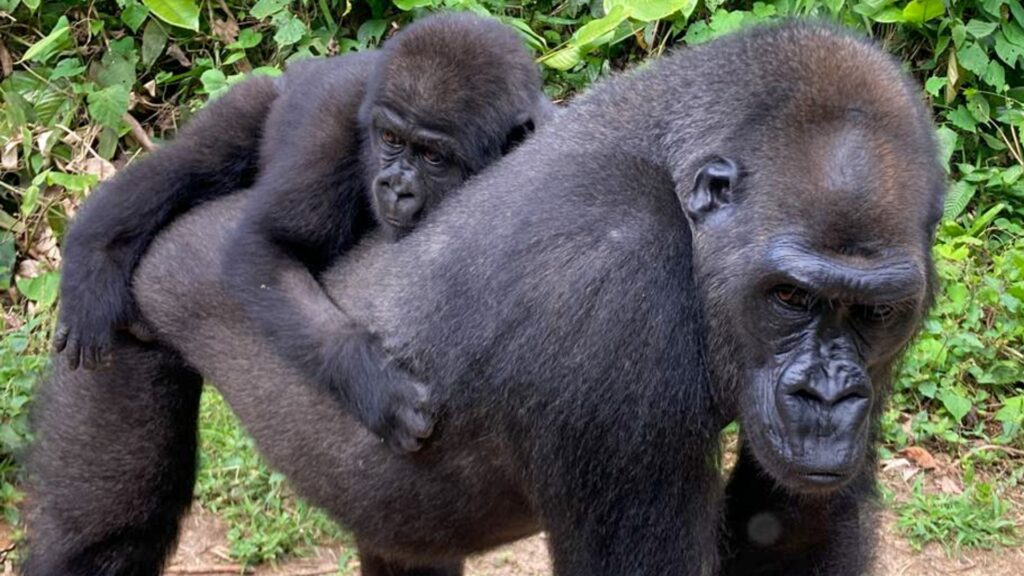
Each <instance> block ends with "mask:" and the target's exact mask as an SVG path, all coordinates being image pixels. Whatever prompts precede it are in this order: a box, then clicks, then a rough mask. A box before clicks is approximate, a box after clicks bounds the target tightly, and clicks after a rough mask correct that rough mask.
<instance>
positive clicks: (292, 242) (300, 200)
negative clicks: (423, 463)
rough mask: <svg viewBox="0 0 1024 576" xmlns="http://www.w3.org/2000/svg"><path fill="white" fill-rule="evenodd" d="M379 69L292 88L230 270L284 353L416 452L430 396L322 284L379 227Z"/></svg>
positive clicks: (295, 80)
mask: <svg viewBox="0 0 1024 576" xmlns="http://www.w3.org/2000/svg"><path fill="white" fill-rule="evenodd" d="M379 62H380V57H379V54H378V53H376V52H372V53H365V54H358V55H346V56H344V57H342V58H336V59H330V60H326V61H321V62H315V63H311V64H308V65H307V66H306V68H304V69H303V70H302V71H301V75H298V76H295V77H292V78H290V82H289V86H290V89H289V91H288V93H287V94H285V95H284V96H282V97H281V98H280V100H279V102H278V104H277V105H275V106H274V109H273V111H272V113H271V116H270V118H269V120H268V122H267V137H266V139H265V148H264V156H265V157H266V158H267V159H268V161H267V165H266V166H265V167H264V168H263V170H261V173H260V177H259V178H258V179H257V181H256V183H255V185H254V186H253V188H252V189H251V190H250V191H249V192H248V193H247V195H248V197H249V201H248V202H247V203H246V204H245V208H244V209H243V212H242V216H241V218H240V221H239V224H238V226H237V230H236V231H235V234H234V236H233V238H232V240H231V241H229V242H228V245H227V248H226V250H227V254H226V258H225V259H224V262H223V265H222V268H223V271H224V275H225V276H224V278H225V281H226V283H227V285H228V286H230V287H231V288H232V290H233V295H234V298H235V299H236V300H237V301H238V302H239V304H240V305H241V308H242V310H244V311H245V314H246V317H247V318H249V319H252V320H253V321H254V324H255V326H256V327H257V328H259V330H260V333H261V334H263V335H264V337H265V338H267V340H268V341H269V342H270V344H271V346H272V349H273V351H274V352H275V353H277V354H279V355H280V356H281V357H283V358H284V359H285V360H286V361H287V362H289V363H290V364H291V365H292V366H294V367H296V368H298V369H300V370H302V371H303V372H304V373H306V374H307V376H309V377H310V384H311V385H314V386H318V387H322V388H324V389H326V390H328V391H330V392H332V393H334V394H335V395H336V396H337V397H339V398H340V399H341V400H342V402H343V404H344V406H345V407H346V409H349V410H351V412H352V413H353V414H355V415H356V416H357V417H358V418H359V420H360V421H361V422H363V424H364V425H365V426H366V427H367V428H369V429H370V430H372V431H374V432H375V433H377V434H379V435H381V436H382V437H384V438H387V439H388V440H389V441H391V442H393V443H395V445H396V447H401V448H402V449H404V450H415V449H416V448H418V442H419V438H421V437H425V436H426V435H428V434H429V431H430V423H429V422H428V421H427V420H426V418H425V417H424V416H425V414H421V413H420V412H418V411H417V409H416V407H420V406H421V405H422V404H423V402H424V401H425V391H424V389H423V387H422V386H421V385H419V384H418V383H415V382H413V381H412V379H411V378H409V377H408V376H407V375H406V374H405V373H403V372H400V371H398V370H394V369H392V368H390V367H389V363H388V361H387V359H386V358H385V357H384V355H383V353H382V352H381V351H380V349H379V346H377V345H376V344H375V342H374V341H373V340H372V337H371V335H370V333H369V332H368V331H367V330H366V329H365V328H364V327H362V326H360V325H358V324H356V323H355V322H354V321H353V320H352V318H351V317H350V316H349V315H348V314H347V313H346V312H345V311H343V310H342V309H340V308H339V307H338V306H337V305H336V304H335V303H334V302H333V301H331V299H330V297H329V296H328V295H327V294H326V293H325V292H324V289H323V287H322V286H321V285H320V283H319V280H318V278H317V276H318V275H319V274H320V273H321V272H322V271H323V270H324V268H325V267H326V266H327V265H328V264H329V263H330V262H331V261H332V260H333V259H334V258H335V257H336V256H337V255H338V254H342V253H344V252H346V251H348V250H349V249H351V247H352V246H353V245H354V244H355V242H356V240H357V239H358V238H360V237H362V236H364V235H365V234H366V232H367V231H368V230H370V229H371V227H372V226H373V222H374V217H373V215H372V213H371V211H370V206H369V203H368V200H367V197H366V191H365V186H364V180H365V175H364V174H363V172H362V170H363V168H362V166H363V164H362V162H361V161H360V158H361V148H362V146H363V138H362V133H363V132H364V129H363V128H362V127H360V126H359V123H358V120H357V119H358V111H359V108H360V105H361V104H362V102H363V98H364V95H365V93H366V86H367V81H368V78H369V76H370V75H371V74H372V72H373V70H374V67H375V66H376V65H377V64H378V63H379ZM396 411H401V413H400V414H398V415H397V416H398V417H397V418H396V417H395V416H396V414H395V412H396ZM404 423H411V424H410V425H409V427H408V428H406V427H403V426H400V425H399V424H404Z"/></svg>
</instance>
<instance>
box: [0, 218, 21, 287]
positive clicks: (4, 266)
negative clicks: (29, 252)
mask: <svg viewBox="0 0 1024 576" xmlns="http://www.w3.org/2000/svg"><path fill="white" fill-rule="evenodd" d="M17 258H18V251H17V250H16V248H15V244H14V235H13V234H11V233H10V232H7V231H6V230H5V231H3V232H0V290H7V289H8V288H10V287H11V276H12V275H14V264H15V262H16V261H17Z"/></svg>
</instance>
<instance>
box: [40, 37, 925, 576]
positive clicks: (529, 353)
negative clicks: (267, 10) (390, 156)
mask: <svg viewBox="0 0 1024 576" xmlns="http://www.w3.org/2000/svg"><path fill="white" fill-rule="evenodd" d="M943 190H944V174H943V171H942V169H941V166H940V165H939V163H938V156H937V150H936V146H935V143H934V141H933V135H932V126H931V123H930V120H929V119H928V117H927V115H926V113H925V110H924V107H923V106H922V104H921V102H920V95H919V92H918V91H917V89H916V88H915V87H914V86H912V85H911V83H909V82H908V81H907V80H906V79H905V77H904V76H903V74H902V73H901V72H900V70H899V66H898V64H897V63H896V62H894V61H892V60H891V59H890V58H889V57H888V56H887V55H885V54H883V53H882V52H881V51H880V50H878V49H877V48H875V47H873V46H872V45H870V44H868V43H866V42H864V41H861V40H858V39H855V38H851V37H849V36H847V35H846V34H845V33H842V32H838V31H836V30H833V29H831V28H828V27H821V26H818V25H808V24H799V23H789V24H786V25H783V26H777V27H768V28H757V29H753V30H750V31H747V32H744V33H740V34H737V35H733V36H730V37H727V38H723V39H720V40H716V41H714V42H711V43H709V44H706V45H703V46H700V47H696V48H692V49H689V50H686V51H681V52H679V53H677V54H675V55H672V56H669V57H666V58H664V59H663V60H661V61H659V62H656V63H653V64H652V65H651V66H649V67H646V68H644V69H642V70H640V71H637V72H634V73H632V74H629V75H624V76H621V77H618V78H616V79H612V80H609V81H606V82H603V83H601V84H600V85H598V86H596V87H595V88H594V89H593V90H591V91H590V92H589V93H588V94H586V95H584V96H582V97H581V98H580V99H578V100H577V101H576V102H575V103H574V104H573V105H571V106H570V108H569V109H568V110H567V111H565V112H564V113H563V114H562V115H561V116H560V117H559V118H557V119H556V120H555V121H553V122H552V123H551V124H549V125H548V126H546V127H544V128H543V129H541V130H540V131H539V132H538V134H537V135H536V136H535V137H534V138H532V139H531V140H529V141H528V142H527V143H525V144H524V145H523V146H521V147H520V148H519V149H518V150H516V151H515V152H513V153H512V154H511V155H509V156H508V157H506V158H505V159H503V160H502V161H500V162H499V163H498V164H497V165H495V166H494V167H493V168H491V169H489V170H487V171H485V172H484V173H483V174H482V175H481V176H480V177H479V178H477V179H475V180H474V181H472V182H471V183H470V184H469V185H468V186H467V188H466V189H465V191H464V193H460V194H459V195H458V196H456V197H455V198H453V199H451V200H450V201H446V202H445V204H444V205H443V206H442V207H441V208H440V209H439V210H437V211H436V212H435V213H434V214H432V215H431V216H430V217H429V218H428V220H427V221H426V222H425V223H424V224H423V225H421V226H420V227H418V228H417V229H416V230H415V231H413V232H412V233H411V234H410V235H409V236H408V237H406V238H404V239H403V240H402V241H400V242H397V243H390V242H381V241H378V242H376V243H372V244H370V245H368V246H367V247H366V248H364V249H360V250H359V251H357V253H356V254H354V255H353V256H351V257H350V258H348V259H346V261H345V262H344V263H343V264H342V265H339V266H336V267H334V268H332V269H331V270H330V271H328V272H327V273H326V275H325V276H324V286H325V287H327V289H328V291H329V293H330V294H331V296H332V297H333V299H334V300H335V301H337V302H338V303H339V304H340V305H341V306H343V307H345V308H346V309H348V310H352V311H353V313H354V314H358V316H357V318H356V319H357V320H358V321H360V322H362V323H365V325H367V326H369V327H371V328H372V329H373V330H374V331H376V332H377V333H379V334H380V335H381V338H382V343H383V345H384V347H385V349H387V350H388V351H389V352H390V353H391V354H393V355H394V357H395V358H396V359H398V361H400V362H401V363H402V365H403V367H405V368H407V369H408V370H409V371H410V372H411V373H412V374H415V375H416V376H417V377H420V378H422V379H423V380H424V381H426V382H429V383H430V385H431V387H432V390H433V392H432V393H433V394H435V395H436V396H437V399H438V405H439V406H440V407H441V409H442V410H443V412H442V414H441V416H440V419H439V421H438V430H437V431H436V433H435V435H434V437H433V439H432V442H431V444H430V445H429V446H428V447H427V448H426V449H425V450H423V451H421V452H420V453H418V454H416V455H415V456H413V457H401V456H399V455H396V454H394V453H392V452H391V451H389V450H387V449H385V448H383V447H381V446H380V445H379V443H378V442H377V441H376V439H375V438H374V437H373V436H372V435H371V434H369V433H368V432H366V431H365V430H364V429H363V428H362V427H360V426H359V424H358V423H357V422H356V421H355V420H354V419H352V418H351V417H350V416H348V415H346V414H344V413H341V412H339V411H337V410H334V409H332V408H331V406H330V403H328V402H325V398H326V393H325V392H324V391H322V390H319V389H316V388H313V387H310V386H309V385H308V384H307V383H306V379H305V377H304V376H303V375H302V374H301V373H299V372H298V371H295V370H293V369H291V368H290V367H289V365H288V364H287V363H283V362H281V361H279V360H278V359H277V358H276V357H275V356H274V355H273V354H268V348H267V347H268V344H267V343H266V342H265V341H264V340H263V339H262V338H261V337H260V335H259V331H258V330H257V329H255V328H254V327H252V326H250V325H249V324H248V323H247V321H246V319H245V318H246V316H245V313H244V312H243V310H242V309H241V308H240V307H239V306H237V304H236V303H235V301H234V299H233V298H232V297H231V296H230V295H228V294H226V293H225V292H224V290H223V288H222V286H221V284H220V280H219V278H218V277H217V274H216V273H215V272H211V271H213V270H216V269H217V267H218V264H219V262H220V260H221V259H222V254H221V252H220V250H219V247H221V246H223V245H225V243H226V242H227V239H226V234H225V232H224V230H225V229H227V228H229V224H230V223H231V222H234V221H236V220H237V218H238V217H239V214H240V213H241V212H242V204H243V202H244V200H243V199H240V198H230V199H226V200H224V201H221V202H218V203H217V204H215V205H211V206H209V207H204V208H203V209H200V210H195V211H193V213H192V214H190V215H188V216H186V217H184V218H182V219H181V221H180V222H178V223H177V224H175V226H174V228H173V229H172V230H170V231H168V232H167V233H165V234H164V235H163V236H162V237H161V238H160V239H159V240H158V241H157V244H156V245H155V246H154V249H153V251H152V253H151V254H150V255H149V256H148V257H147V258H146V260H145V261H144V262H143V264H142V266H141V267H140V269H139V272H138V275H137V278H136V292H135V293H136V295H137V297H138V298H139V303H140V308H141V310H142V312H143V314H144V316H145V318H146V319H147V321H149V322H151V323H152V325H153V326H154V327H155V328H156V330H157V332H158V334H159V336H160V337H161V339H162V340H163V341H165V342H166V343H167V344H168V345H170V346H172V347H174V348H175V349H176V350H178V351H180V353H181V354H182V355H183V356H184V357H185V358H186V359H187V360H188V361H189V363H190V364H191V365H193V366H196V367H197V368H198V369H199V370H200V371H201V372H202V373H203V374H204V375H205V376H206V377H208V378H210V379H211V380H212V381H213V382H215V383H216V385H217V387H218V388H219V389H220V391H221V392H222V393H223V394H224V396H225V397H226V398H227V399H228V401H229V403H230V404H231V406H232V408H233V409H234V410H235V411H236V412H237V414H238V415H239V417H240V418H241V420H242V421H243V422H244V423H245V425H246V427H247V429H248V430H249V432H250V433H251V434H252V435H253V436H254V437H255V438H256V440H257V443H258V445H259V447H260V449H261V451H262V452H263V453H264V454H265V455H266V456H267V458H268V459H269V460H270V461H271V463H272V464H273V465H274V466H276V467H278V468H279V469H280V470H282V471H283V472H284V473H285V474H286V475H287V476H288V478H289V479H290V480H291V481H292V483H293V484H294V485H295V486H296V488H297V490H298V491H299V492H300V493H301V494H303V495H304V496H305V497H306V498H308V499H310V500H311V501H312V502H313V503H315V504H316V505H318V506H321V507H323V508H325V509H326V510H328V511H329V512H330V513H331V514H333V516H334V517H335V518H336V519H337V520H338V521H339V522H340V523H342V524H343V525H344V526H346V527H347V528H348V529H350V530H351V531H352V532H353V534H354V535H355V537H356V538H357V540H358V543H359V547H360V555H361V557H363V558H364V559H367V560H368V561H367V562H366V563H365V564H364V574H366V575H369V576H378V575H383V574H404V575H410V574H447V575H457V574H460V573H461V568H460V567H459V566H460V563H461V561H462V559H463V558H464V557H465V556H466V555H468V554H471V553H474V552H478V551H481V550H485V549H487V548H489V547H492V546H495V545H498V544H500V543H503V542H508V541H510V540H513V539H515V538H519V537H522V536H525V535H527V534H530V533H533V532H536V531H538V530H547V531H548V533H549V545H550V551H551V554H552V557H553V561H554V568H555V573H556V574H558V575H559V576H570V575H571V576H593V575H607V576H622V575H624V574H629V575H639V576H655V575H658V576H660V575H666V574H671V575H676V574H694V575H707V574H728V575H736V576H739V575H750V574H786V575H825V574H828V575H839V576H845V575H857V574H861V573H863V572H864V571H865V570H866V569H867V567H868V566H869V561H870V554H871V550H872V545H871V541H870V538H871V534H872V533H873V531H874V530H873V524H872V515H871V509H872V496H873V493H874V478H873V470H874V440H875V435H876V433H877V424H878V416H879V414H880V410H881V406H882V404H883V402H884V399H885V396H886V393H887V389H888V387H889V381H890V377H891V372H892V369H893V366H894V363H895V362H896V360H897V359H898V357H899V353H900V352H901V351H902V350H903V349H904V348H905V346H906V344H907V343H908V342H909V340H910V338H911V337H912V335H913V333H914V331H915V329H916V327H917V326H918V324H919V322H920V320H921V318H922V317H923V315H924V314H925V313H926V310H927V307H928V306H929V304H930V300H931V294H932V291H933V280H932V273H931V268H932V263H931V257H930V244H931V242H932V240H933V234H934V229H935V225H936V223H937V221H938V218H939V215H940V213H941V206H942V195H943ZM139 375H140V377H145V373H144V371H142V370H141V369H140V370H139ZM116 376H117V375H114V377H116ZM122 376H123V375H122ZM128 377H129V378H130V376H128ZM49 386H60V382H59V381H58V382H56V383H51V384H49ZM124 386H126V384H122V386H120V387H118V386H116V385H115V386H109V387H103V386H96V385H91V384H88V383H86V384H82V385H79V388H81V389H84V390H87V391H90V392H89V393H84V394H80V395H77V396H74V397H71V396H70V395H68V394H61V393H57V394H49V395H48V396H47V398H48V401H47V402H46V403H45V404H43V406H42V408H41V410H42V411H43V421H44V422H46V421H47V420H48V419H51V420H52V419H60V417H61V415H63V414H70V413H72V412H74V411H78V410H82V406H83V405H84V406H85V413H86V414H88V413H90V410H89V407H91V406H106V405H107V404H111V405H113V406H116V407H117V408H118V409H120V410H126V411H127V410H134V411H138V412H147V411H153V410H154V409H153V408H152V407H151V406H150V404H151V403H152V399H151V398H149V395H148V394H147V393H143V392H139V393H138V394H137V395H136V396H135V397H133V398H124V397H123V396H124V395H123V393H122V391H121V390H117V391H116V392H115V391H114V390H115V389H118V388H124ZM108 389H109V390H111V392H109V393H108V394H110V395H111V396H114V395H115V394H116V396H117V398H118V401H119V402H120V403H117V404H115V403H113V402H112V399H108V398H106V397H105V396H104V391H105V390H108ZM183 394H184V393H183ZM126 402H134V403H135V404H134V405H133V406H127V405H126V404H125V403H126ZM733 418H738V419H739V421H740V423H741V428H742V453H741V458H740V461H739V463H738V465H737V467H736V469H735V471H734V473H733V476H732V478H731V479H730V481H729V484H728V486H727V487H726V488H725V490H724V493H723V490H722V487H721V486H720V481H719V473H718V467H717V466H718V464H717V463H718V434H719V431H720V429H721V427H722V426H723V425H724V424H725V423H726V422H728V421H730V420H731V419H733ZM77 425H78V427H79V430H80V432H81V433H80V434H77V435H66V436H62V437H59V438H53V437H50V435H49V434H48V432H47V430H46V428H43V429H41V430H40V432H41V437H42V439H43V446H44V448H43V449H42V450H37V452H36V461H37V466H41V465H42V464H45V463H46V462H52V461H53V459H54V458H55V456H54V453H55V452H56V451H57V449H58V448H59V449H61V450H68V451H71V450H75V451H77V452H78V453H82V454H89V455H91V456H92V457H93V459H95V461H98V462H102V463H104V464H105V467H104V468H103V469H104V470H108V471H109V472H108V474H107V475H105V476H103V477H99V476H97V477H95V478H90V476H89V470H84V471H83V470H72V469H68V467H64V469H63V470H54V469H51V470H50V476H49V477H46V476H37V477H36V479H35V480H36V482H38V483H40V484H39V485H40V486H46V483H47V482H50V483H65V493H64V497H65V498H67V500H65V502H70V503H74V502H76V501H78V500H82V499H84V498H85V497H86V495H87V494H91V493H93V492H96V491H100V492H110V493H125V492H127V493H128V494H129V495H128V496H126V497H125V498H124V499H123V501H120V502H117V504H119V505H120V506H123V509H126V510H141V511H146V514H141V515H138V516H136V518H137V520H135V521H134V522H133V523H132V524H131V525H130V528H131V530H132V531H131V533H132V534H135V533H146V531H147V530H150V529H152V525H151V523H149V522H147V520H146V519H147V518H155V517H158V516H160V515H161V514H166V512H165V511H168V510H174V509H176V508H175V506H177V505H178V504H177V503H175V502H173V501H172V499H161V498H160V496H159V495H158V494H156V493H144V492H141V491H136V490H134V489H133V490H128V489H129V487H134V486H135V483H134V481H133V479H132V475H133V474H135V475H140V474H141V472H139V471H136V470H134V468H136V467H138V466H139V464H138V462H137V460H136V459H140V458H143V456H141V455H142V454H145V460H146V461H147V462H164V461H171V460H172V459H173V454H170V453H169V452H170V447H169V446H167V445H161V444H159V443H157V442H153V441H152V440H151V439H150V437H149V436H143V435H138V434H135V431H134V430H132V429H131V427H130V425H129V424H128V423H125V424H124V425H122V426H119V425H118V423H117V421H115V422H113V423H109V422H104V423H103V424H101V423H99V422H96V423H92V422H81V421H80V422H78V423H77ZM101 425H111V426H112V428H113V429H107V430H105V432H106V433H107V434H112V435H117V436H118V439H117V440H116V441H117V442H119V443H121V444H123V445H124V446H125V450H126V451H127V453H128V454H129V456H130V457H129V458H127V459H123V458H121V457H114V453H113V452H112V451H110V450H109V445H100V444H98V443H95V442H92V441H90V440H89V438H88V437H89V431H90V430H92V429H94V428H95V427H98V426H101ZM168 425H169V426H171V427H172V428H173V429H175V430H177V429H180V428H182V427H184V428H190V429H191V427H194V425H195V422H194V415H192V414H190V413H188V411H187V410H184V409H183V410H181V416H180V418H179V419H176V420H174V421H173V424H168ZM168 433H170V431H169V432H168ZM47 438H49V440H47ZM47 442H49V445H47ZM119 456H120V455H119ZM94 465H95V466H98V464H94ZM68 478H74V479H75V482H73V483H68V482H67V479H68ZM178 480H179V481H182V482H184V480H183V479H182V478H178ZM68 492H74V494H70V493H68ZM75 498H77V500H76V499H75ZM128 500H130V502H129V501H128ZM82 507H83V508H85V506H82ZM118 509H120V508H119V507H115V506H113V505H111V506H110V510H109V511H108V512H105V513H103V514H99V513H93V520H94V521H95V522H96V523H97V524H98V525H99V526H105V527H107V528H108V529H110V527H111V525H112V524H113V525H115V526H118V527H124V526H125V525H124V524H122V523H121V522H122V521H121V516H119V515H118V514H117V511H118ZM722 518H724V526H723V527H722V528H720V524H721V523H722ZM111 519H114V520H111ZM47 529H48V530H50V531H56V532H57V533H59V534H61V535H64V536H65V537H69V538H72V539H74V540H75V541H76V542H77V543H78V544H79V545H87V544H90V543H91V542H94V541H95V540H87V539H85V538H82V539H79V536H78V534H77V533H74V532H66V531H64V529H63V528H62V527H48V528H47ZM125 533H128V531H127V530H125ZM44 537H48V538H50V539H52V538H53V534H52V533H51V534H44ZM125 554H127V552H126V553H125ZM109 573H110V574H122V573H124V574H129V573H132V572H128V571H122V572H114V571H111V572H109ZM38 574H47V573H46V572H29V576H36V575H38Z"/></svg>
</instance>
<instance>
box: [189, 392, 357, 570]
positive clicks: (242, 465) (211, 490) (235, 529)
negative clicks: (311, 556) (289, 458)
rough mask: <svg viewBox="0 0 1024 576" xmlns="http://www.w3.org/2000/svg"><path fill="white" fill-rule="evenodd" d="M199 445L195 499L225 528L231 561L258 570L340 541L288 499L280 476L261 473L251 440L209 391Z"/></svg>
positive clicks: (330, 527)
mask: <svg viewBox="0 0 1024 576" xmlns="http://www.w3.org/2000/svg"><path fill="white" fill-rule="evenodd" d="M200 439H201V458H200V471H199V477H198V480H197V484H196V497H197V498H198V500H199V502H200V503H201V504H202V506H203V507H204V508H206V509H207V510H210V511H212V512H215V513H216V514H217V515H218V516H219V517H220V518H221V519H223V520H224V521H226V522H227V524H228V540H229V542H230V545H231V555H232V557H234V558H235V559H237V560H238V561H240V562H242V563H243V564H259V563H261V562H267V561H270V560H274V559H277V558H280V557H281V556H283V555H285V554H293V553H296V552H302V550H303V549H304V548H308V547H309V546H312V545H314V544H316V543H318V542H323V541H325V540H327V539H330V540H332V541H337V540H339V539H343V538H344V534H343V533H342V532H341V531H340V530H339V529H338V528H337V526H336V525H335V524H334V523H333V522H331V520H330V519H329V518H328V517H327V516H326V515H325V514H324V513H323V512H320V511H318V510H316V509H314V508H312V507H310V506H309V505H308V504H306V503H305V502H302V501H301V500H298V499H297V498H296V497H295V496H294V495H293V494H292V492H291V490H290V489H289V488H288V486H287V484H286V482H285V478H284V475H282V474H280V473H278V472H272V471H270V470H269V469H268V468H267V467H266V465H265V464H264V463H263V461H262V459H261V458H260V457H259V455H258V454H257V453H256V450H255V447H254V444H253V441H252V439H250V438H249V437H248V436H246V435H245V433H244V431H243V430H242V429H241V427H240V426H239V424H238V421H237V420H236V419H235V417H234V415H232V413H231V411H230V409H229V408H228V406H227V404H226V403H225V402H224V399H223V398H222V397H221V396H220V395H219V394H218V393H217V392H216V391H215V390H213V389H211V388H207V389H206V390H205V391H204V392H203V399H202V404H201V406H200Z"/></svg>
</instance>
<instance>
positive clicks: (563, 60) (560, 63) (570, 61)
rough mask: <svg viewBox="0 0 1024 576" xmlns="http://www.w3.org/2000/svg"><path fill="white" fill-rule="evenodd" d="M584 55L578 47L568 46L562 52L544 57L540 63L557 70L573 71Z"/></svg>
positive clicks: (556, 51)
mask: <svg viewBox="0 0 1024 576" xmlns="http://www.w3.org/2000/svg"><path fill="white" fill-rule="evenodd" d="M582 58H583V55H582V54H581V53H580V49H579V48H578V47H577V46H566V47H565V48H562V49H560V50H555V51H554V52H552V53H550V54H547V55H545V56H543V57H542V58H541V59H540V61H541V63H542V64H544V65H545V66H547V67H549V68H554V69H555V70H562V71H566V70H571V69H572V68H573V67H574V66H576V65H577V64H579V63H580V60H581V59H582Z"/></svg>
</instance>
